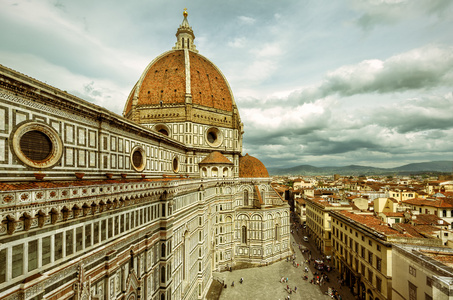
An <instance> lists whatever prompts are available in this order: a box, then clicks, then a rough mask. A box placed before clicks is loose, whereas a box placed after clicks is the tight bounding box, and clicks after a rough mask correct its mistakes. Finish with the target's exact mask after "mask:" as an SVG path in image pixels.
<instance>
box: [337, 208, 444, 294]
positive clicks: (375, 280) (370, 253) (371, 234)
mask: <svg viewBox="0 0 453 300" xmlns="http://www.w3.org/2000/svg"><path fill="white" fill-rule="evenodd" d="M330 215H331V218H332V246H333V247H332V248H333V259H334V263H335V267H336V268H337V269H338V270H339V272H340V274H341V277H342V279H343V280H344V283H345V285H347V286H349V287H351V288H352V289H353V292H354V293H356V294H358V295H359V297H360V299H370V300H373V299H392V246H393V244H394V243H411V244H425V245H432V246H439V245H440V240H438V239H426V238H424V237H422V236H420V235H416V234H415V235H412V234H411V233H409V232H402V233H400V232H398V231H396V230H395V229H393V228H391V227H389V226H388V225H387V224H385V223H384V222H382V221H381V220H379V219H378V218H376V217H374V216H373V215H372V214H370V213H362V212H353V211H332V212H331V213H330Z"/></svg>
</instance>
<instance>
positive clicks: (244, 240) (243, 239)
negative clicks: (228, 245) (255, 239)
mask: <svg viewBox="0 0 453 300" xmlns="http://www.w3.org/2000/svg"><path fill="white" fill-rule="evenodd" d="M241 243H243V244H247V226H242V234H241Z"/></svg>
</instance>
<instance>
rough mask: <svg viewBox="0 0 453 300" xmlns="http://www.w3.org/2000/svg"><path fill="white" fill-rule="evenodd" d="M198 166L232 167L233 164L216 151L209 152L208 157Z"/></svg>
mask: <svg viewBox="0 0 453 300" xmlns="http://www.w3.org/2000/svg"><path fill="white" fill-rule="evenodd" d="M199 164H229V165H232V164H233V163H232V162H231V161H230V160H229V159H228V158H226V157H225V156H224V155H223V154H222V153H220V152H218V151H214V152H211V153H210V154H209V155H208V156H206V157H205V158H204V159H203V160H202V161H200V162H199Z"/></svg>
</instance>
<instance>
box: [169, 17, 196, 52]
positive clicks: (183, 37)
mask: <svg viewBox="0 0 453 300" xmlns="http://www.w3.org/2000/svg"><path fill="white" fill-rule="evenodd" d="M182 15H183V16H184V20H182V23H181V25H179V28H178V31H176V44H175V46H174V47H173V49H174V50H181V49H189V50H192V51H194V52H198V51H197V49H196V47H195V44H194V43H193V41H194V40H195V35H194V34H193V30H192V27H190V25H189V21H187V16H188V13H187V8H184V12H183V13H182Z"/></svg>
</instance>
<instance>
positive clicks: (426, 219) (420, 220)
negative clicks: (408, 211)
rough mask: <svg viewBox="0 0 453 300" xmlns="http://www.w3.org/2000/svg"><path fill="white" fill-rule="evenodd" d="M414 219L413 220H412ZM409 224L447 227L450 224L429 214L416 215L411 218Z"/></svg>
mask: <svg viewBox="0 0 453 300" xmlns="http://www.w3.org/2000/svg"><path fill="white" fill-rule="evenodd" d="M414 217H415V218H414ZM411 222H412V223H414V224H420V225H422V224H423V225H441V226H448V225H450V223H448V222H447V221H444V220H443V219H441V218H439V217H438V216H436V215H431V214H418V215H414V216H412V219H411Z"/></svg>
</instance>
